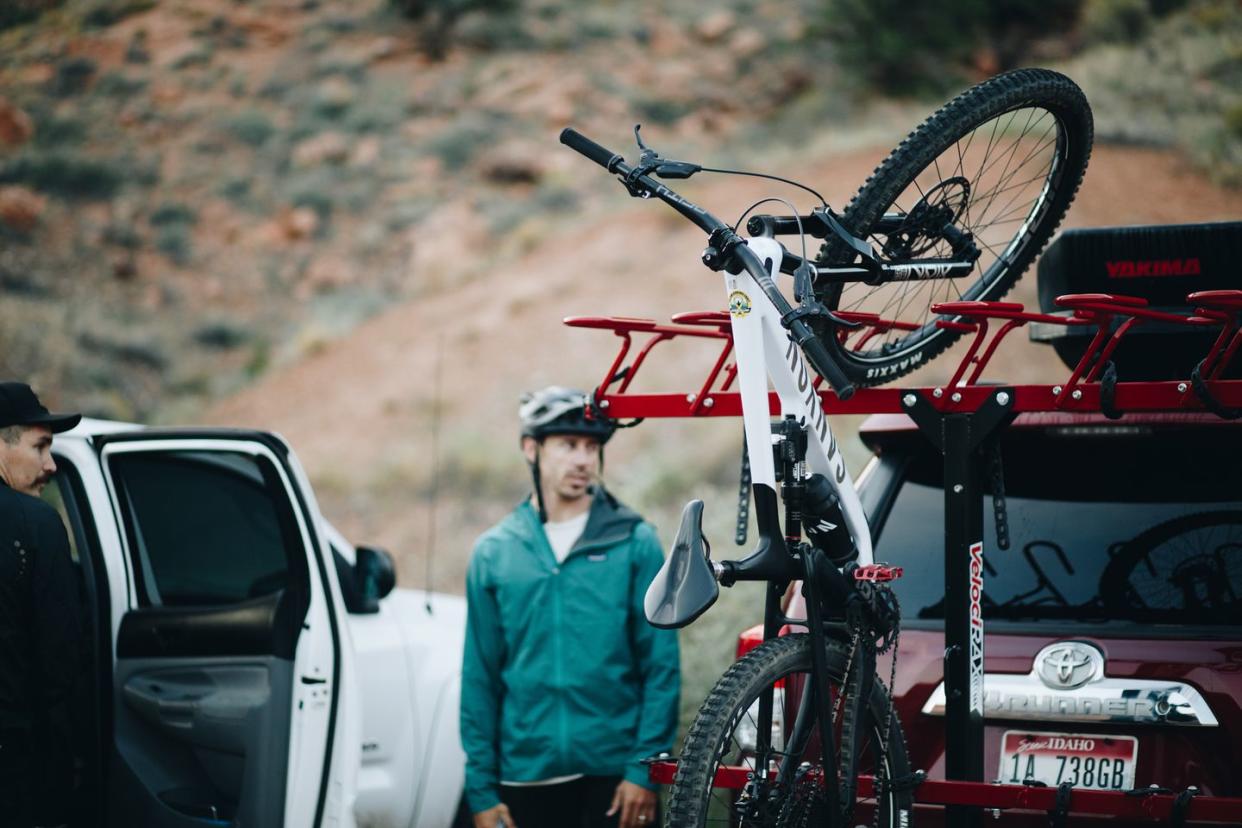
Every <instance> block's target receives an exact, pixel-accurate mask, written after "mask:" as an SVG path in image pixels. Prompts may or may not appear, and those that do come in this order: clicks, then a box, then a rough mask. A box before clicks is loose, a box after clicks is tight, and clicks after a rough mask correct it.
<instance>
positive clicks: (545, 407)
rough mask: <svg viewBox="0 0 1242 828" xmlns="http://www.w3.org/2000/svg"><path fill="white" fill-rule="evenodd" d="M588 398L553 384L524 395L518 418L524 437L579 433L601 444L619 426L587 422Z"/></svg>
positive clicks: (603, 421) (604, 420)
mask: <svg viewBox="0 0 1242 828" xmlns="http://www.w3.org/2000/svg"><path fill="white" fill-rule="evenodd" d="M586 412H587V395H586V394H585V393H583V392H582V391H579V390H577V389H575V388H566V387H565V386H563V385H552V386H549V387H547V388H543V389H540V390H539V391H533V392H530V393H526V394H523V395H522V400H521V406H520V407H519V408H518V419H519V420H521V422H522V436H523V437H533V438H535V439H536V440H542V439H543V438H544V437H547V436H549V435H551V434H578V435H582V436H584V437H594V438H595V439H596V440H599V443H600V445H601V446H602V445H603V444H604V443H607V442H608V439H609V438H610V437H612V435H613V432H615V431H616V430H617V426H616V423H615V422H613V421H612V420H610V419H607V418H604V417H599V418H595V419H588V418H587V416H586Z"/></svg>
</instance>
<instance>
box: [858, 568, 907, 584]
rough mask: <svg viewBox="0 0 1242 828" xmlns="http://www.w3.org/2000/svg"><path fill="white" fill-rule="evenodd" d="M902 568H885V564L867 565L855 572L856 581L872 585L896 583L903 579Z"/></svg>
mask: <svg viewBox="0 0 1242 828" xmlns="http://www.w3.org/2000/svg"><path fill="white" fill-rule="evenodd" d="M904 571H905V570H903V569H902V568H901V567H900V566H884V565H883V564H867V565H866V566H860V567H858V568H856V569H855V570H854V580H855V581H870V582H871V583H873V584H874V583H877V582H887V581H895V580H897V579H898V578H900V577H901V573H902V572H904Z"/></svg>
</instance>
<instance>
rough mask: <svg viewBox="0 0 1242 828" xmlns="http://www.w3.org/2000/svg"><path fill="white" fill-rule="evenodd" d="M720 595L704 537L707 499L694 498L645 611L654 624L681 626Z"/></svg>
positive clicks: (683, 515) (650, 590)
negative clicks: (705, 503) (704, 501)
mask: <svg viewBox="0 0 1242 828" xmlns="http://www.w3.org/2000/svg"><path fill="white" fill-rule="evenodd" d="M719 596H720V586H719V584H717V583H716V574H715V572H713V570H712V562H711V547H710V545H709V544H708V543H707V538H705V537H703V501H701V500H692V501H690V502H689V503H687V504H686V508H685V509H683V510H682V512H681V526H680V527H679V528H678V529H677V539H676V540H675V541H673V548H672V550H671V551H670V552H669V554H668V560H666V561H665V562H664V566H662V567H660V571H659V572H657V573H656V576H655V578H653V579H652V581H651V586H649V587H647V595H646V597H644V598H643V611H644V612H645V613H646V615H647V620H648V621H650V622H651V625H652V626H653V627H660V628H661V629H677V628H678V627H684V626H686V625H687V624H689V623H690V622H691V621H693V620H694V619H696V618H698V617H699V616H700V615H702V614H703V613H705V612H707V609H708V608H709V607H710V606H711V605H712V604H714V603H716V598H718V597H719Z"/></svg>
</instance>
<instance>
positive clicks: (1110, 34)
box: [1082, 0, 1152, 43]
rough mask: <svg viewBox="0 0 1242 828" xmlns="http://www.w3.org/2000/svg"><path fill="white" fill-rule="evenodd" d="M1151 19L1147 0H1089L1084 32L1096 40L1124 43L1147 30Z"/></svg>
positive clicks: (1098, 41) (1084, 34) (1092, 40)
mask: <svg viewBox="0 0 1242 828" xmlns="http://www.w3.org/2000/svg"><path fill="white" fill-rule="evenodd" d="M1151 21H1152V14H1151V9H1150V8H1149V6H1148V3H1147V0H1088V2H1087V4H1086V7H1085V8H1084V9H1083V15H1082V30H1083V36H1084V37H1086V39H1087V40H1089V41H1091V42H1096V43H1124V42H1128V41H1133V40H1137V39H1138V38H1140V37H1142V36H1143V35H1144V34H1146V33H1147V30H1148V29H1149V28H1150V27H1151Z"/></svg>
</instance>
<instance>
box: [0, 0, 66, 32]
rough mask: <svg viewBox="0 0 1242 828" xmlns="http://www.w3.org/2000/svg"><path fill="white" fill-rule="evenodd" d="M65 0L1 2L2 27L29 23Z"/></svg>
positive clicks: (12, 0) (0, 26) (8, 0)
mask: <svg viewBox="0 0 1242 828" xmlns="http://www.w3.org/2000/svg"><path fill="white" fill-rule="evenodd" d="M63 2H64V0H4V2H2V3H0V29H8V28H11V27H13V26H20V25H21V24H23V23H29V22H30V21H31V20H34V19H35V18H36V17H38V16H39V15H41V14H43V13H44V12H45V11H47V10H48V9H54V8H56V7H57V6H59V5H61V4H62V3H63Z"/></svg>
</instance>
